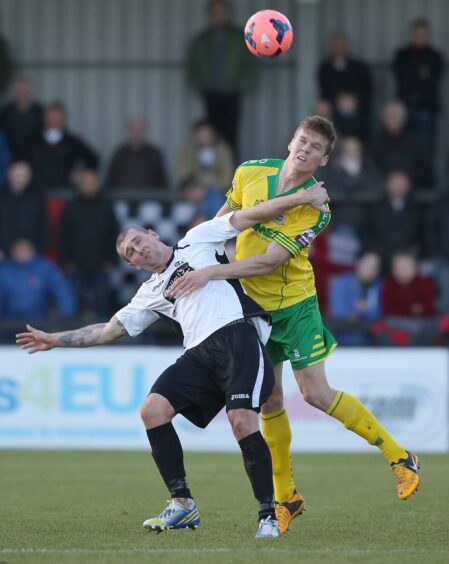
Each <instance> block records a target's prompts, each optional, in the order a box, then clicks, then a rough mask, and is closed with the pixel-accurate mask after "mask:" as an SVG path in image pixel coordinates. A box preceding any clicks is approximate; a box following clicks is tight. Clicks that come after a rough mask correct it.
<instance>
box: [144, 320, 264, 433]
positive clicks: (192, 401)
mask: <svg viewBox="0 0 449 564" xmlns="http://www.w3.org/2000/svg"><path fill="white" fill-rule="evenodd" d="M273 386H274V373H273V367H272V365H271V362H270V360H269V358H268V356H267V353H266V351H265V348H264V346H263V344H262V343H261V342H260V340H259V337H258V335H257V331H256V329H255V327H254V325H253V324H252V323H251V322H250V321H243V320H242V321H240V322H233V323H232V324H229V325H226V326H225V327H222V328H221V329H219V330H218V331H215V333H212V335H210V336H209V337H208V338H207V339H205V340H204V341H203V342H202V343H200V344H199V345H197V346H196V347H193V348H191V349H188V350H187V351H186V352H185V353H184V354H183V355H182V356H181V357H180V358H178V360H177V361H176V362H175V364H173V365H172V366H170V367H169V368H167V370H165V371H164V372H163V373H162V374H161V375H160V376H159V378H158V379H157V380H156V382H155V383H154V385H153V387H152V388H151V392H150V393H156V394H161V395H162V396H164V397H165V398H166V399H167V400H168V401H169V402H170V403H171V405H172V406H173V408H174V410H175V412H176V413H181V414H182V415H184V417H185V418H186V419H188V420H189V421H191V422H192V423H193V424H194V425H196V426H197V427H202V428H204V427H207V425H208V424H209V423H210V422H211V421H212V419H213V418H214V417H215V416H216V415H217V413H218V412H219V411H220V410H221V409H222V408H223V407H224V406H225V405H226V411H229V410H230V409H238V408H244V409H251V410H254V411H256V412H259V411H260V406H261V405H262V404H263V403H264V402H265V401H267V399H268V398H269V396H270V394H271V392H272V390H273Z"/></svg>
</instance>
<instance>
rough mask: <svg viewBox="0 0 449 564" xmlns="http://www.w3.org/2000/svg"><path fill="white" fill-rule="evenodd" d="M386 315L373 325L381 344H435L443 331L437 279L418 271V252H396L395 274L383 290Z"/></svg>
mask: <svg viewBox="0 0 449 564" xmlns="http://www.w3.org/2000/svg"><path fill="white" fill-rule="evenodd" d="M381 299H382V307H383V312H384V317H383V319H381V320H380V321H378V322H376V323H375V324H374V325H373V328H372V331H373V334H374V336H375V337H376V340H377V342H378V343H379V344H384V345H431V344H435V342H436V340H437V339H438V338H439V336H440V334H441V328H440V327H439V320H438V317H437V315H436V307H435V302H436V289H435V285H434V283H433V280H432V279H431V278H429V277H427V276H421V275H420V274H418V268H417V264H416V259H415V256H414V255H413V254H411V253H405V252H404V253H398V254H396V255H394V256H393V259H392V269H391V274H390V275H389V276H388V277H387V278H386V279H385V282H384V287H383V292H382V298H381Z"/></svg>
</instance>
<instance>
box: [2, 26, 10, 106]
mask: <svg viewBox="0 0 449 564" xmlns="http://www.w3.org/2000/svg"><path fill="white" fill-rule="evenodd" d="M12 69H13V66H12V62H11V55H10V51H9V46H8V42H7V41H6V39H5V38H4V37H2V36H0V97H1V96H3V94H4V93H5V90H6V88H7V86H8V84H9V81H10V78H11V73H12Z"/></svg>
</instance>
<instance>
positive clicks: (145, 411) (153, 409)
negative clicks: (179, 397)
mask: <svg viewBox="0 0 449 564" xmlns="http://www.w3.org/2000/svg"><path fill="white" fill-rule="evenodd" d="M140 417H141V418H142V421H143V422H144V424H145V426H146V428H147V429H148V428H151V427H157V426H158V425H163V424H164V423H167V422H168V421H169V420H170V417H169V414H168V412H167V408H166V405H165V403H164V401H163V398H161V397H160V396H158V395H157V394H150V395H149V396H148V397H147V398H146V399H145V401H144V402H143V404H142V405H141V406H140Z"/></svg>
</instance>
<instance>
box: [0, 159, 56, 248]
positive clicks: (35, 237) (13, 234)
mask: <svg viewBox="0 0 449 564" xmlns="http://www.w3.org/2000/svg"><path fill="white" fill-rule="evenodd" d="M7 176H8V182H7V185H6V188H5V189H4V190H2V191H1V192H0V255H2V254H3V255H4V254H6V253H7V251H8V249H9V248H10V247H11V245H12V243H13V241H15V240H16V239H18V238H19V237H25V238H27V239H29V240H30V241H31V242H32V243H33V245H34V247H35V248H36V250H37V252H38V253H39V254H41V253H43V252H44V251H45V249H46V245H47V230H48V218H47V208H46V205H45V201H44V199H43V196H42V194H41V193H40V192H39V190H36V189H35V187H34V186H33V172H32V170H31V167H30V165H29V164H28V163H26V162H17V163H14V164H12V165H11V166H10V167H9V169H8V172H7Z"/></svg>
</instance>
